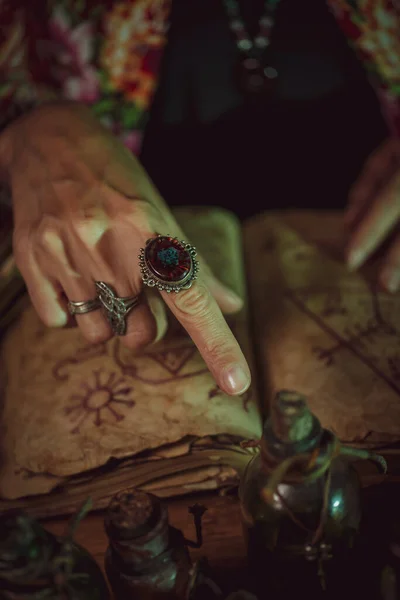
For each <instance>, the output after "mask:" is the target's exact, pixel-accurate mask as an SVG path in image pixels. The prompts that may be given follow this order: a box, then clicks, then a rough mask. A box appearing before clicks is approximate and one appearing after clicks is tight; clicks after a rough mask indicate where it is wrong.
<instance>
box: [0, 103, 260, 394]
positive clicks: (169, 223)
mask: <svg viewBox="0 0 400 600" xmlns="http://www.w3.org/2000/svg"><path fill="white" fill-rule="evenodd" d="M0 163H1V167H2V170H3V172H4V173H6V175H7V178H8V180H9V183H10V186H11V189H12V194H13V207H14V225H15V229H14V237H13V246H14V255H15V260H16V263H17V266H18V268H19V269H20V272H21V274H22V276H23V278H24V280H25V283H26V285H27V288H28V291H29V294H30V297H31V300H32V303H33V305H34V306H35V308H36V310H37V312H38V314H39V315H40V317H41V318H42V319H43V321H44V322H45V323H46V324H47V325H48V326H50V327H62V326H64V325H66V324H67V322H68V311H67V299H69V300H72V301H81V300H89V299H91V298H94V297H95V296H96V292H95V286H94V282H95V281H104V282H106V283H107V284H109V285H110V286H111V287H112V288H114V290H115V291H116V293H117V294H118V296H120V297H126V296H133V295H134V296H136V295H137V294H139V293H140V292H141V290H142V280H141V273H140V270H139V266H138V255H139V251H140V248H141V247H143V246H144V245H145V243H146V240H147V239H149V238H150V237H154V235H155V232H160V233H163V234H170V235H172V236H177V237H178V238H179V239H185V236H184V234H183V233H182V231H181V230H180V228H179V226H178V224H177V223H176V221H175V219H174V217H173V216H172V214H171V212H170V211H169V209H168V208H167V206H166V205H165V203H164V202H163V200H162V199H161V197H160V196H159V194H158V193H157V191H156V190H155V188H154V186H153V185H152V184H151V182H150V180H149V178H148V177H147V175H146V173H145V172H144V170H143V169H142V167H141V166H140V164H139V163H138V161H137V160H136V159H135V158H134V157H133V156H132V155H131V153H130V152H129V151H128V150H127V149H125V148H124V146H123V145H122V144H120V143H119V142H118V140H116V139H115V138H114V137H113V136H112V135H111V134H109V133H108V132H107V131H106V130H105V129H104V128H103V127H102V126H101V125H100V124H99V123H98V121H97V120H96V119H95V117H94V116H93V115H92V113H91V112H90V110H89V109H87V108H85V107H83V106H80V105H74V104H68V103H65V104H55V105H47V106H43V107H41V108H38V109H35V110H34V111H33V112H31V113H29V114H27V115H25V116H24V117H22V118H20V119H19V120H17V121H16V122H15V123H13V124H12V125H11V126H9V128H8V129H6V131H5V132H4V133H3V134H2V137H1V138H0ZM161 298H162V299H161ZM163 302H165V304H167V305H168V307H169V308H170V309H171V311H172V312H173V313H174V314H175V316H176V317H177V319H178V320H179V321H180V322H181V324H182V325H183V326H184V327H185V328H186V330H187V331H188V333H189V335H190V336H191V337H192V339H193V340H194V342H195V344H196V345H197V347H198V349H199V351H200V352H201V354H202V356H203V358H204V360H205V362H206V363H207V365H208V367H209V369H210V371H211V372H212V373H213V375H214V377H215V379H216V381H217V383H218V384H219V386H220V387H221V388H222V389H223V390H225V391H226V392H227V393H229V394H240V393H242V392H244V391H245V389H247V387H248V385H249V383H250V373H249V368H248V366H247V363H246V360H245V358H244V356H243V354H242V351H241V349H240V347H239V345H238V343H237V341H236V340H235V338H234V336H233V335H232V333H231V331H230V329H229V327H228V326H227V324H226V322H225V319H224V317H223V315H222V313H221V310H220V309H222V310H223V311H224V312H235V311H236V310H238V309H239V308H240V304H241V301H240V299H239V298H238V297H237V296H236V294H233V292H231V291H230V290H228V289H227V288H226V287H225V286H223V285H222V284H221V283H220V282H218V281H217V280H216V278H215V277H214V276H213V275H212V273H211V271H210V270H209V269H208V268H207V266H206V265H205V264H204V262H203V261H202V260H201V259H200V272H199V278H198V280H197V281H196V282H195V283H194V284H193V286H192V287H191V288H190V289H189V290H182V291H180V292H179V293H177V294H167V293H166V292H161V295H158V294H154V292H153V294H152V295H151V294H150V296H149V302H142V303H140V304H139V305H138V306H137V307H136V308H134V309H133V310H132V311H131V312H130V313H129V315H128V317H127V324H128V328H127V334H126V335H125V336H123V337H121V342H122V343H123V344H125V345H126V346H128V347H129V348H132V350H134V351H137V350H139V349H140V348H142V347H143V346H145V345H147V344H149V343H151V342H153V341H154V340H155V339H157V338H159V337H160V336H161V334H162V331H163V330H165V322H166V317H165V312H164V303H163ZM76 319H77V323H78V325H79V327H80V328H81V330H82V333H83V335H84V336H85V337H86V338H87V339H88V340H89V341H90V342H93V343H98V342H102V341H105V340H107V339H109V338H110V337H111V336H112V331H111V329H110V326H109V324H108V322H107V320H106V319H105V318H104V316H103V313H102V311H100V310H95V311H93V312H90V313H87V314H84V315H78V316H76Z"/></svg>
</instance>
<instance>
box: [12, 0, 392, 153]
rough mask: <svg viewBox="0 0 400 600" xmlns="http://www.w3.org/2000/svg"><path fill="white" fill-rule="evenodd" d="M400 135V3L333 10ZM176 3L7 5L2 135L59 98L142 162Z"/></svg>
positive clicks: (38, 0)
mask: <svg viewBox="0 0 400 600" xmlns="http://www.w3.org/2000/svg"><path fill="white" fill-rule="evenodd" d="M327 1H328V4H329V6H330V8H331V10H332V12H333V14H334V15H335V17H336V19H337V21H338V24H339V26H340V27H341V28H342V30H343V31H344V33H345V35H346V36H347V37H348V39H349V41H350V43H351V44H352V45H353V46H354V48H355V50H356V52H357V54H358V56H359V58H360V60H361V61H362V62H363V63H364V64H365V67H366V69H367V70H368V72H369V73H370V75H371V78H372V80H373V83H374V85H375V86H376V89H377V93H378V95H379V98H380V101H381V103H382V109H383V111H384V113H385V115H386V117H387V119H388V122H389V124H390V126H391V127H392V131H393V133H394V134H396V135H400V9H399V6H398V0H358V1H356V0H327ZM170 4H171V0H120V1H115V0H101V1H96V0H47V1H44V0H30V3H29V5H28V3H27V2H24V0H0V126H1V125H5V124H6V123H7V122H8V121H10V120H11V119H12V118H14V117H15V116H17V115H18V114H20V113H21V112H23V111H25V110H27V109H28V108H29V107H31V106H34V105H36V104H38V103H42V102H45V101H48V100H51V99H55V98H65V99H69V100H73V101H79V102H84V103H86V104H88V105H90V106H92V108H93V110H94V112H95V113H96V114H97V115H98V117H99V118H100V120H101V121H102V122H103V123H104V124H105V125H106V126H107V127H109V129H110V130H111V131H113V132H114V133H115V134H116V135H117V136H118V137H120V139H122V141H123V142H124V143H125V145H126V146H128V147H129V148H130V149H131V150H132V151H133V152H135V153H137V152H138V151H139V149H140V143H141V136H142V132H143V129H144V126H145V123H146V117H147V115H148V110H149V108H150V105H151V101H152V98H153V94H154V90H155V87H156V85H157V76H158V71H159V66H160V62H161V58H162V54H163V49H164V47H165V44H166V40H167V32H168V18H169V11H170Z"/></svg>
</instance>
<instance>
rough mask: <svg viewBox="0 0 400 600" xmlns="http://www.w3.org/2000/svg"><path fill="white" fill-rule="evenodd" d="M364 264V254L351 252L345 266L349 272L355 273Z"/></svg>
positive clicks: (357, 251) (355, 251) (359, 251)
mask: <svg viewBox="0 0 400 600" xmlns="http://www.w3.org/2000/svg"><path fill="white" fill-rule="evenodd" d="M363 262H364V252H362V250H353V251H351V252H350V253H349V255H348V257H347V266H348V268H349V270H350V271H356V270H357V269H358V267H360V266H361V264H362V263H363Z"/></svg>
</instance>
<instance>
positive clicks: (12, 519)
mask: <svg viewBox="0 0 400 600" xmlns="http://www.w3.org/2000/svg"><path fill="white" fill-rule="evenodd" d="M0 590H1V592H0V598H2V600H16V599H17V598H18V600H25V599H29V600H69V599H71V600H109V598H110V595H109V591H108V587H107V583H106V581H105V579H104V577H103V574H102V573H101V570H100V568H99V566H98V565H97V563H96V562H95V560H94V559H93V558H92V556H90V554H89V553H88V552H87V551H86V550H84V549H83V548H81V547H80V546H78V545H77V544H75V543H74V542H73V541H72V539H71V536H70V535H67V536H66V537H65V538H61V537H56V536H54V535H53V534H51V533H50V532H48V531H46V530H45V529H44V528H43V527H42V526H41V525H40V523H38V522H37V521H36V520H35V519H33V518H32V517H30V516H29V515H27V514H26V513H24V512H23V511H19V510H18V511H17V510H15V511H7V512H6V513H3V514H2V515H0Z"/></svg>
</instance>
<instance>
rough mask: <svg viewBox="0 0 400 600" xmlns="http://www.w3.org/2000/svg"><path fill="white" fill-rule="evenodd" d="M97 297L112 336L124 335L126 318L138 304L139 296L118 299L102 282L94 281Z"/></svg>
mask: <svg viewBox="0 0 400 600" xmlns="http://www.w3.org/2000/svg"><path fill="white" fill-rule="evenodd" d="M95 286H96V291H97V297H98V300H99V302H100V303H101V305H102V306H103V308H104V311H105V314H106V317H107V320H108V322H109V323H110V326H111V329H112V331H113V333H114V335H125V334H126V316H127V315H128V313H129V312H130V311H131V310H132V309H133V308H135V306H137V305H138V304H139V296H127V297H125V298H120V297H119V296H117V295H116V293H115V292H114V290H113V289H112V287H111V286H109V285H108V284H107V283H104V281H95Z"/></svg>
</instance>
